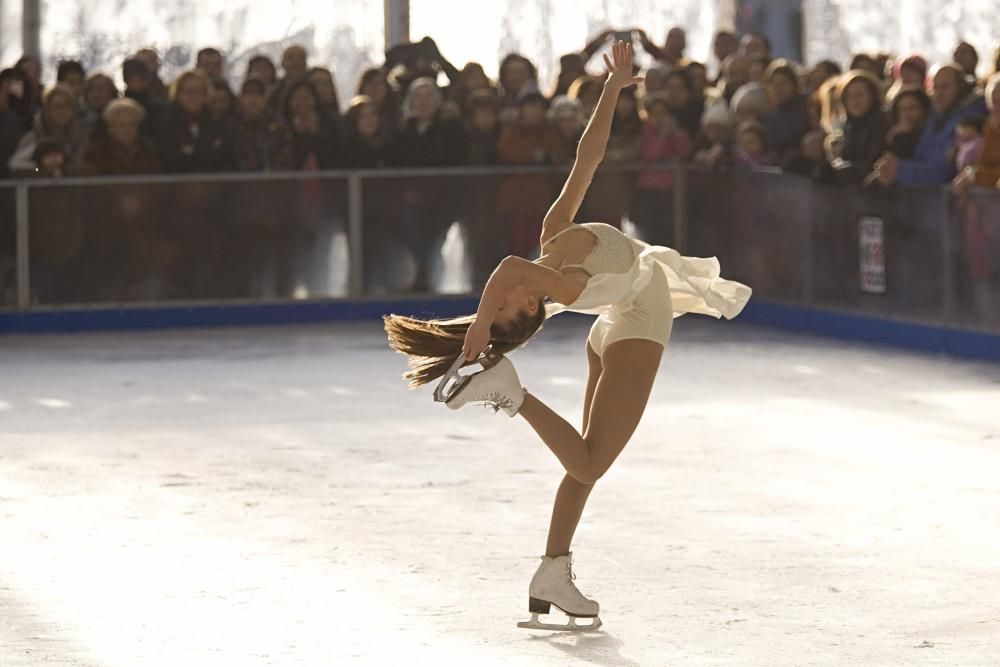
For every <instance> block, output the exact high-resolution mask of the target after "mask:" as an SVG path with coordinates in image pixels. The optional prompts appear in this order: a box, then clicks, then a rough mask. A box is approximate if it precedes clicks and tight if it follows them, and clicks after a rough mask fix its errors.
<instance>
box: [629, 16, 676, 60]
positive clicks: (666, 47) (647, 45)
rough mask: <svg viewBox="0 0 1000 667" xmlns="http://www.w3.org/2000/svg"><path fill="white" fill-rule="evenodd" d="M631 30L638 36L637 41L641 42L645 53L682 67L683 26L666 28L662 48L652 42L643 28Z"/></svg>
mask: <svg viewBox="0 0 1000 667" xmlns="http://www.w3.org/2000/svg"><path fill="white" fill-rule="evenodd" d="M633 32H634V33H635V34H636V36H638V37H639V43H640V44H642V48H643V49H645V50H646V53H648V54H649V55H651V56H653V57H654V58H656V59H657V60H659V61H660V62H661V63H666V64H667V65H672V66H677V67H682V66H683V65H684V64H685V61H684V49H685V48H687V33H685V32H684V29H683V28H681V27H678V26H674V27H673V28H671V29H670V30H668V31H667V41H666V42H664V44H663V48H660V47H658V46H657V45H656V44H654V43H653V42H652V40H650V39H649V35H647V34H646V31H645V30H641V29H638V28H636V29H635V30H633Z"/></svg>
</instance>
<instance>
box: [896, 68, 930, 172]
mask: <svg viewBox="0 0 1000 667" xmlns="http://www.w3.org/2000/svg"><path fill="white" fill-rule="evenodd" d="M930 108H931V98H930V97H929V96H928V95H927V93H926V92H925V91H924V89H923V87H922V86H918V87H910V88H902V89H900V90H899V91H898V92H897V93H896V96H895V97H894V98H893V100H892V127H891V128H890V129H889V133H888V135H887V137H886V144H887V149H888V150H889V152H890V153H892V154H893V155H895V156H896V157H898V158H899V159H900V160H912V159H913V156H914V154H916V152H917V143H918V142H919V141H920V136H921V135H922V134H923V131H924V123H925V122H926V121H927V114H928V113H930Z"/></svg>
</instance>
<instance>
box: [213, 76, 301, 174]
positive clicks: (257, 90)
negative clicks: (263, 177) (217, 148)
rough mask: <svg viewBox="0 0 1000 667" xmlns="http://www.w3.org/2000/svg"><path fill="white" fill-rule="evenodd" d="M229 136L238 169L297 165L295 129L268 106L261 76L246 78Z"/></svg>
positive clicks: (265, 168) (272, 169)
mask: <svg viewBox="0 0 1000 667" xmlns="http://www.w3.org/2000/svg"><path fill="white" fill-rule="evenodd" d="M226 136H227V137H228V141H227V143H228V145H229V147H230V150H231V151H232V158H231V162H232V164H233V167H234V168H235V169H236V170H237V171H291V170H292V169H294V168H295V166H296V161H295V154H294V151H293V147H292V146H293V139H292V131H291V130H290V129H289V127H288V124H287V123H285V121H284V120H283V119H282V118H280V117H279V116H278V115H277V114H276V113H275V112H274V111H273V110H272V109H271V108H270V107H269V106H268V89H267V84H266V83H265V82H264V81H261V80H260V79H253V78H250V79H247V80H246V81H244V82H243V86H242V87H241V89H240V98H239V103H238V107H237V110H236V112H235V113H234V114H233V115H232V116H231V117H230V118H229V121H228V123H227V125H226Z"/></svg>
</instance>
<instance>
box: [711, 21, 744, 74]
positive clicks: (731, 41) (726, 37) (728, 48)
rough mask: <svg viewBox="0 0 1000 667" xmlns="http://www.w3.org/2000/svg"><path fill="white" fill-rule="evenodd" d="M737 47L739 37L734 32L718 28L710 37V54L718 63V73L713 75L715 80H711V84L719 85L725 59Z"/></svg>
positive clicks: (735, 50) (736, 49) (737, 48)
mask: <svg viewBox="0 0 1000 667" xmlns="http://www.w3.org/2000/svg"><path fill="white" fill-rule="evenodd" d="M739 48H740V41H739V39H737V37H736V35H735V33H732V32H730V31H728V30H720V31H719V32H717V33H715V37H713V38H712V55H713V56H715V62H716V63H718V66H719V69H718V75H717V76H716V77H715V81H713V82H712V85H714V86H715V87H716V88H720V87H721V82H722V77H723V66H724V64H725V62H726V59H727V58H729V56H732V55H734V54H735V53H736V52H737V51H739Z"/></svg>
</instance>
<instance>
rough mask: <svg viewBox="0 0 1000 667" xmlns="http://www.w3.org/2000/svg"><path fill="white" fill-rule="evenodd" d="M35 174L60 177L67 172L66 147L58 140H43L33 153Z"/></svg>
mask: <svg viewBox="0 0 1000 667" xmlns="http://www.w3.org/2000/svg"><path fill="white" fill-rule="evenodd" d="M32 160H33V161H34V163H35V173H34V175H35V176H43V177H50V178H59V177H62V176H64V175H65V174H66V161H67V157H66V149H65V148H64V147H63V145H62V144H60V143H59V142H57V141H41V142H39V144H38V145H37V146H36V147H35V152H34V153H33V154H32Z"/></svg>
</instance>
